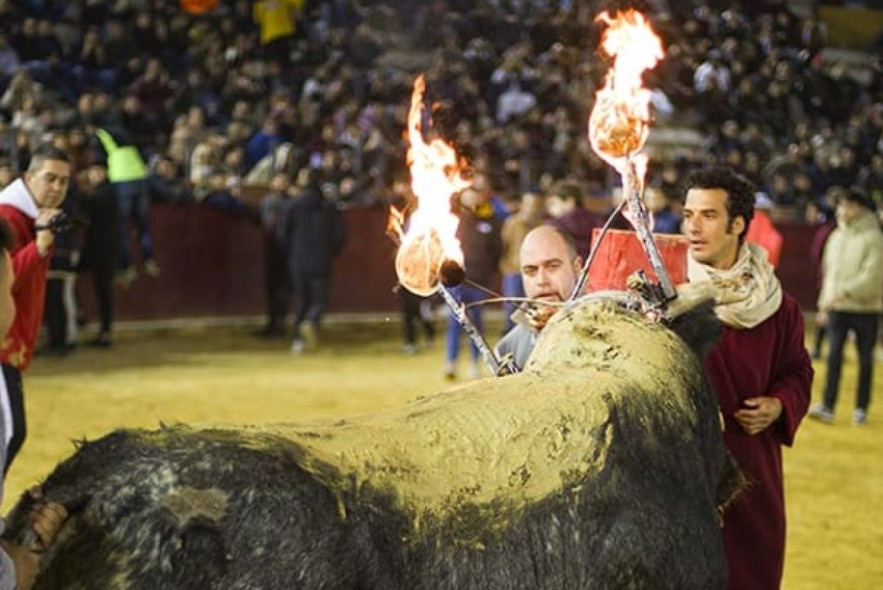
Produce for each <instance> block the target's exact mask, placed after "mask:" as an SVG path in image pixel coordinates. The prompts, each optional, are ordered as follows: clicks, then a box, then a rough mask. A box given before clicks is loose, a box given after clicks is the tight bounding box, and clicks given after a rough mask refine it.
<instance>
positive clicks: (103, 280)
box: [92, 266, 114, 334]
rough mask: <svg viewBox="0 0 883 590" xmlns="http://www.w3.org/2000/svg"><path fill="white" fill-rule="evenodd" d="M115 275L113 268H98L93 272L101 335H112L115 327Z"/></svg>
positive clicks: (93, 288) (93, 286)
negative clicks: (112, 329)
mask: <svg viewBox="0 0 883 590" xmlns="http://www.w3.org/2000/svg"><path fill="white" fill-rule="evenodd" d="M113 274H114V269H113V267H111V266H106V267H101V268H96V269H94V270H93V271H92V290H93V292H94V293H95V302H96V304H97V305H98V319H99V321H100V322H101V333H102V334H110V330H111V327H112V326H113Z"/></svg>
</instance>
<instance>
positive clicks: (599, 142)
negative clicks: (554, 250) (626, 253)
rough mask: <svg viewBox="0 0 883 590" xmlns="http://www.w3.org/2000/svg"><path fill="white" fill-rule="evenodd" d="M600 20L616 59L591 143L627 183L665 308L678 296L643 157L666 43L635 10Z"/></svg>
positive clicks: (599, 98) (598, 99)
mask: <svg viewBox="0 0 883 590" xmlns="http://www.w3.org/2000/svg"><path fill="white" fill-rule="evenodd" d="M596 21H604V22H605V23H606V24H607V28H606V29H605V31H604V35H603V37H602V39H601V47H602V48H603V49H604V51H605V52H606V53H607V54H608V55H610V56H611V57H612V58H613V67H612V68H611V69H610V70H609V71H608V72H607V75H606V77H605V79H604V85H603V86H602V87H601V88H600V89H599V90H598V92H597V94H596V95H595V106H594V108H593V109H592V113H591V116H590V117H589V141H590V143H591V145H592V149H594V150H595V152H596V153H597V154H598V155H599V156H600V157H601V158H602V159H603V160H604V161H605V162H607V163H608V164H610V165H611V166H613V168H615V169H616V171H617V172H619V174H620V177H621V178H622V185H623V186H622V190H623V198H624V201H625V203H626V205H627V208H628V209H627V213H626V217H627V218H628V219H629V221H630V222H631V224H632V225H633V226H634V228H635V232H636V234H637V236H638V239H639V240H640V242H641V245H642V246H643V248H644V251H645V252H646V254H647V257H648V258H649V261H650V266H651V267H652V268H653V272H654V273H655V274H656V277H657V279H658V280H659V285H658V289H656V290H657V293H656V294H655V298H656V299H658V300H659V302H660V303H661V304H662V305H665V304H667V303H668V302H669V301H672V300H674V299H675V298H676V297H677V291H676V290H675V287H674V284H673V283H672V281H671V278H670V277H669V275H668V271H667V270H666V268H665V265H664V264H663V262H662V256H661V255H660V253H659V248H658V247H657V245H656V241H655V240H654V239H653V234H652V233H651V222H650V218H649V215H648V213H647V209H646V207H645V206H644V199H643V193H644V177H645V175H646V173H647V157H646V155H645V154H642V153H640V152H641V150H642V149H643V147H644V144H645V143H646V141H647V136H648V134H649V132H650V91H649V90H648V89H646V88H644V87H643V85H642V80H641V77H642V75H643V73H644V71H645V70H648V69H651V68H653V67H654V66H655V65H656V63H657V62H658V61H659V60H660V59H662V57H663V56H664V52H663V50H662V43H661V41H660V39H659V37H657V36H656V34H654V33H653V30H652V29H651V28H650V24H649V22H648V21H647V20H646V19H645V18H644V15H643V14H641V13H640V12H638V11H636V10H634V9H629V10H627V11H625V12H617V13H616V16H615V17H613V18H611V17H610V15H609V14H608V13H607V12H603V13H601V14H600V15H598V17H597V18H596ZM586 274H587V268H584V269H583V273H582V275H581V276H580V280H579V285H578V288H579V289H580V290H581V289H582V286H583V285H584V284H585V279H586ZM575 292H578V291H575Z"/></svg>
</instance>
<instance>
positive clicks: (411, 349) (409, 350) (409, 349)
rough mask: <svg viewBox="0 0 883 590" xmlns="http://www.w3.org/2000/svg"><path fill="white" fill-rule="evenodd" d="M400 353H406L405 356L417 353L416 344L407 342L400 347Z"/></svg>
mask: <svg viewBox="0 0 883 590" xmlns="http://www.w3.org/2000/svg"><path fill="white" fill-rule="evenodd" d="M402 354H405V355H407V356H412V355H415V354H417V345H416V344H410V343H409V344H405V345H404V346H403V347H402Z"/></svg>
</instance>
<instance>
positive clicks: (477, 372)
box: [469, 363, 481, 379]
mask: <svg viewBox="0 0 883 590" xmlns="http://www.w3.org/2000/svg"><path fill="white" fill-rule="evenodd" d="M479 377H481V369H479V368H478V365H476V364H475V363H473V364H472V365H471V366H470V367H469V378H470V379H478V378H479Z"/></svg>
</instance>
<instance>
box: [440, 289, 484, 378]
mask: <svg viewBox="0 0 883 590" xmlns="http://www.w3.org/2000/svg"><path fill="white" fill-rule="evenodd" d="M451 294H452V295H453V296H454V299H456V300H457V301H458V302H460V303H463V304H465V305H470V304H473V303H477V302H479V301H483V300H484V299H485V298H486V295H485V293H484V291H482V290H481V289H478V288H476V287H473V286H471V285H466V284H463V285H460V286H458V287H454V288H453V289H451ZM466 315H467V317H468V318H469V319H470V320H472V323H473V324H474V325H475V329H476V330H478V333H479V334H481V335H482V336H483V335H484V322H483V319H482V313H481V306H479V305H475V306H473V307H470V308H468V309H467V310H466ZM463 332H464V330H463V327H462V326H461V325H460V322H459V321H457V318H456V317H455V316H454V314H453V313H452V314H451V315H450V316H449V317H448V329H447V332H446V334H445V358H446V360H447V361H448V364H450V365H453V364H454V363H455V362H456V361H457V357H458V356H460V336H461V335H462V334H463ZM469 351H470V353H471V356H472V362H473V363H474V362H476V361H478V355H479V352H478V347H477V346H476V345H475V343H474V342H472V340H471V339H470V341H469Z"/></svg>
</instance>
